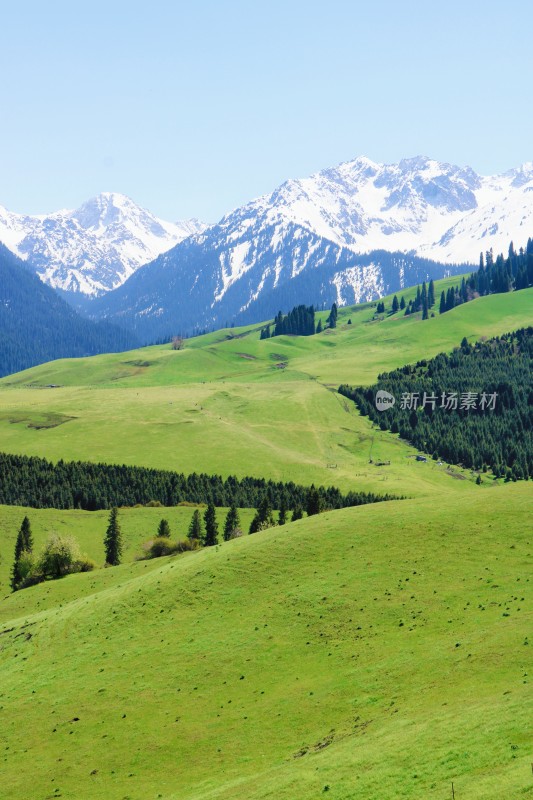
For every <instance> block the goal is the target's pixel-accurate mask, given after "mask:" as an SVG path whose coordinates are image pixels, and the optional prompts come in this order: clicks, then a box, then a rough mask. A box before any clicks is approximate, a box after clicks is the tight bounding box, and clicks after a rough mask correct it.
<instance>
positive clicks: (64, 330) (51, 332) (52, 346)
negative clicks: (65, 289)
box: [0, 244, 138, 377]
mask: <svg viewBox="0 0 533 800" xmlns="http://www.w3.org/2000/svg"><path fill="white" fill-rule="evenodd" d="M137 345H138V342H137V340H136V338H135V337H134V335H133V334H131V333H127V332H125V331H123V330H121V329H120V328H117V327H115V326H114V325H110V324H108V323H107V322H92V321H91V320H88V319H84V318H83V317H81V316H80V315H79V314H78V313H76V311H74V309H72V308H71V307H70V306H69V305H68V304H67V303H66V302H65V301H64V300H62V299H61V298H60V297H59V295H58V294H57V293H56V292H55V291H54V290H53V289H51V288H50V287H49V286H46V285H45V284H44V283H42V281H41V280H40V279H39V278H38V277H37V276H36V275H34V274H32V273H31V272H30V271H29V270H28V269H27V267H26V265H25V264H24V262H23V261H21V260H20V259H18V258H17V257H16V256H15V255H13V253H11V252H10V251H9V250H8V249H7V248H6V247H4V246H3V245H2V244H0V377H2V376H3V375H10V374H11V373H13V372H19V371H20V370H23V369H27V368H28V367H32V366H35V365H36V364H42V363H43V362H45V361H51V360H54V359H56V358H72V357H76V356H86V355H96V354H98V353H107V352H117V351H121V350H128V349H132V348H134V347H136V346H137Z"/></svg>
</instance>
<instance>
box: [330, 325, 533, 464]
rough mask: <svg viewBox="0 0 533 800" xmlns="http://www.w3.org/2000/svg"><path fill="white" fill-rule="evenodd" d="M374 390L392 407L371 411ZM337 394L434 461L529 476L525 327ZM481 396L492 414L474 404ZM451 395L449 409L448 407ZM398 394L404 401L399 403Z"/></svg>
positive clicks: (531, 412)
mask: <svg viewBox="0 0 533 800" xmlns="http://www.w3.org/2000/svg"><path fill="white" fill-rule="evenodd" d="M378 389H383V390H385V391H387V392H390V393H391V394H392V395H394V397H395V398H396V403H395V405H394V406H393V407H392V408H390V409H387V410H386V411H378V410H377V409H376V406H375V403H374V400H375V395H376V391H377V390H378ZM339 392H340V393H341V394H343V395H345V396H346V397H349V398H350V399H352V400H354V401H355V403H356V404H357V406H358V407H359V409H360V411H361V413H362V414H364V415H366V416H368V417H370V418H371V419H372V420H373V421H374V422H376V423H377V424H378V425H379V426H380V427H381V429H382V430H390V431H392V432H393V433H399V434H400V436H401V437H402V438H403V439H407V440H408V441H410V442H412V443H413V444H414V445H415V446H416V447H418V448H420V449H421V450H423V451H424V452H426V453H430V454H432V455H433V456H434V458H438V457H440V458H443V459H445V460H446V461H448V462H450V463H453V464H462V465H463V466H465V467H469V468H472V469H475V470H486V469H487V468H489V467H490V468H491V469H492V471H493V473H494V474H495V476H496V477H505V478H506V479H508V480H518V479H526V480H527V479H528V478H531V477H533V328H531V327H529V328H522V329H521V330H518V331H515V332H514V333H509V334H506V335H504V336H501V337H497V338H495V339H491V340H489V341H482V342H477V343H476V344H475V345H473V346H472V345H469V344H468V342H467V340H466V339H463V341H462V343H461V347H460V348H457V349H455V350H454V352H453V353H451V355H447V354H446V353H441V354H439V355H438V356H436V357H435V358H433V359H431V360H429V361H428V360H425V359H424V360H422V361H419V362H418V363H417V364H415V365H408V366H405V367H402V368H401V369H398V370H395V371H394V372H389V373H384V374H382V375H380V376H379V378H378V383H377V384H376V385H375V386H370V387H368V388H352V387H349V386H341V387H340V388H339ZM468 393H472V395H475V403H474V404H473V405H471V404H469V403H468V402H465V407H464V408H461V399H462V398H463V397H464V396H465V395H467V394H468ZM483 393H485V396H486V397H491V396H493V395H496V397H495V402H494V410H491V408H490V407H489V405H488V404H487V402H484V401H483V400H482V399H481V396H482V394H483ZM452 394H455V395H456V396H457V399H458V402H457V404H455V403H454V402H450V400H449V397H450V395H452ZM443 395H444V400H443ZM402 397H408V398H409V402H408V403H402ZM411 398H413V399H411ZM431 398H435V400H432V399H431ZM446 398H448V400H446ZM402 405H405V406H406V407H403V408H402ZM455 405H457V407H455Z"/></svg>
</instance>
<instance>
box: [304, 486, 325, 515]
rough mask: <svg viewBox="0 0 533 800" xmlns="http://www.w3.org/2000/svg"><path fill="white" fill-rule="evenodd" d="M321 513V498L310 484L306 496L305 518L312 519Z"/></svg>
mask: <svg viewBox="0 0 533 800" xmlns="http://www.w3.org/2000/svg"><path fill="white" fill-rule="evenodd" d="M321 511H323V503H322V498H321V497H320V493H319V491H318V489H317V488H316V487H315V485H314V484H312V485H311V488H310V489H309V492H308V494H307V516H308V517H312V516H314V515H315V514H320V512H321Z"/></svg>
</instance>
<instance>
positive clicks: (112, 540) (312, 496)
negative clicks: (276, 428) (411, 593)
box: [11, 485, 325, 591]
mask: <svg viewBox="0 0 533 800" xmlns="http://www.w3.org/2000/svg"><path fill="white" fill-rule="evenodd" d="M324 508H325V506H324V496H323V494H322V493H321V492H320V491H319V489H317V488H316V487H315V486H314V485H312V486H311V487H310V489H309V491H308V494H307V514H308V516H312V515H313V514H319V513H320V512H321V511H323V510H324ZM302 517H303V509H302V508H301V507H300V506H298V507H297V508H295V509H294V511H293V512H292V517H291V521H292V522H294V521H296V520H298V519H301V518H302ZM287 522H289V518H288V508H287V506H286V503H285V498H284V497H282V500H281V505H280V508H279V510H278V516H277V520H276V518H275V516H274V510H273V507H272V504H271V500H270V497H269V494H268V493H265V494H264V495H263V497H262V499H261V502H260V503H259V505H258V508H257V510H256V514H255V516H254V518H253V520H252V523H251V525H250V530H249V533H257V532H259V531H262V530H265V529H266V528H272V527H274V526H276V525H285V524H286V523H287ZM170 535H171V531H170V525H169V522H168V520H167V519H165V518H163V519H161V520H160V522H159V524H158V526H157V535H156V537H155V538H154V539H152V540H150V541H149V542H147V543H146V545H145V553H146V556H145V557H147V558H157V557H159V556H164V555H171V554H173V553H179V552H183V551H185V550H195V549H197V548H199V547H214V546H215V545H217V544H218V537H219V526H218V520H217V515H216V508H215V505H214V504H213V503H212V502H210V503H209V504H208V505H207V508H206V509H205V511H204V513H203V515H202V514H201V513H200V509H198V508H196V509H195V510H194V512H193V514H192V517H191V521H190V524H189V529H188V531H187V541H177V542H171V541H170ZM240 536H243V530H242V528H241V521H240V516H239V509H238V508H237V506H236V505H235V504H233V505H232V506H231V507H230V508H229V510H228V513H227V515H226V519H225V521H224V526H223V532H222V538H223V540H224V541H225V542H227V541H230V540H231V539H236V538H238V537H240ZM123 548H124V545H123V536H122V529H121V526H120V522H119V518H118V509H117V508H112V509H111V512H110V514H109V520H108V525H107V529H106V532H105V536H104V549H105V563H106V566H109V567H116V566H118V565H119V564H120V563H121V561H122V554H123ZM95 567H96V564H95V563H94V562H93V561H91V560H90V559H89V558H87V556H82V555H81V554H80V550H79V547H78V545H77V543H76V542H75V541H74V539H72V538H70V537H68V536H59V535H57V534H53V535H52V536H51V537H50V538H49V539H48V541H47V543H46V545H45V547H44V550H43V552H42V553H41V555H40V557H39V558H35V556H34V553H33V535H32V531H31V525H30V520H29V519H28V517H27V516H26V517H24V519H23V521H22V525H21V526H20V530H19V532H18V535H17V539H16V543H15V557H14V563H13V569H12V573H11V589H12V590H13V591H17V590H18V589H23V588H26V587H27V586H33V585H35V584H36V583H41V582H42V581H46V580H54V579H57V578H61V577H63V576H64V575H69V574H72V573H75V572H88V571H89V570H92V569H94V568H95Z"/></svg>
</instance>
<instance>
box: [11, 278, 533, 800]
mask: <svg viewBox="0 0 533 800" xmlns="http://www.w3.org/2000/svg"><path fill="white" fill-rule="evenodd" d="M453 280H454V281H455V282H456V280H457V279H453ZM442 284H444V285H445V282H442V283H441V286H442ZM441 286H438V289H439V290H440V289H441ZM410 291H412V290H410ZM405 294H406V297H407V298H408V297H409V292H406V293H405ZM388 305H389V306H390V301H389V303H388ZM532 309H533V290H531V289H529V290H523V291H520V292H514V293H512V294H505V295H495V296H490V297H485V298H480V299H478V300H475V301H472V302H470V303H468V304H466V305H465V306H461V307H459V308H456V309H454V310H453V311H450V312H448V313H447V314H445V315H443V316H442V317H440V316H436V317H435V318H432V319H429V320H427V321H424V322H422V321H421V320H420V319H419V318H416V317H402V316H400V315H392V316H386V317H385V318H384V319H380V318H376V315H375V307H373V306H371V305H369V304H367V305H365V306H359V307H355V308H350V309H341V310H340V313H339V320H338V328H337V329H336V330H334V331H326V332H324V333H323V334H320V335H317V336H312V337H305V338H295V337H277V338H275V339H271V340H266V341H260V340H259V331H260V326H253V327H248V328H245V329H239V330H235V331H232V332H230V331H219V332H216V333H213V334H208V335H206V336H203V337H199V338H197V339H194V340H190V341H188V342H187V344H186V348H185V349H184V350H183V351H178V352H176V351H172V350H171V349H170V348H169V347H152V348H146V349H143V350H139V351H134V352H131V353H127V354H120V355H107V356H98V357H95V358H91V359H79V360H68V361H59V362H53V363H50V364H46V365H43V366H41V367H37V368H35V369H32V370H28V371H26V372H24V373H20V374H18V375H15V376H10V377H8V378H5V379H3V380H2V381H0V441H1V449H2V450H5V451H9V452H14V453H26V454H30V455H31V454H37V455H41V456H44V457H47V458H49V459H52V460H54V459H57V460H58V459H60V458H63V459H87V460H93V461H96V460H99V461H108V462H118V463H127V464H141V465H144V466H153V467H161V468H170V469H177V470H179V471H183V472H192V471H198V472H199V471H205V472H208V473H220V474H222V475H229V474H236V475H239V476H243V475H247V474H250V475H257V476H264V477H269V478H276V479H278V478H279V479H283V480H290V479H292V480H295V481H297V482H298V483H303V484H310V483H311V482H312V481H314V482H315V483H322V484H335V485H338V486H339V487H340V488H342V489H343V490H349V489H355V490H365V491H366V490H372V491H376V492H385V491H387V492H390V493H395V494H404V495H407V499H405V500H401V501H394V502H387V503H379V504H376V505H372V506H364V507H359V508H351V509H344V510H341V511H335V512H326V513H324V514H320V515H318V516H316V517H312V518H306V519H304V520H301V521H300V522H296V523H291V524H289V525H287V526H284V527H282V528H274V529H271V530H268V531H265V532H262V533H259V534H256V535H254V536H250V537H248V536H246V537H243V538H241V539H238V540H235V541H233V542H228V543H225V544H222V545H220V546H218V547H215V548H208V549H205V550H203V551H201V552H197V553H185V554H183V555H180V556H175V557H171V558H165V559H157V560H153V561H149V562H147V561H139V562H134V561H132V559H133V558H134V556H135V555H136V553H138V552H139V550H140V545H141V542H142V541H144V540H145V539H147V538H149V537H150V536H151V535H153V533H154V531H155V528H156V526H157V523H158V521H159V520H160V519H161V517H163V516H164V517H166V518H168V519H169V521H170V524H171V528H172V531H173V534H174V535H183V533H184V532H185V529H186V526H187V523H188V520H189V519H190V514H191V509H190V508H183V507H178V508H171V509H161V508H141V509H136V508H135V509H127V510H123V511H121V517H122V521H123V528H124V532H125V536H126V563H125V564H124V565H122V566H120V567H116V568H113V569H105V570H104V569H102V570H97V571H95V572H92V573H87V574H82V575H73V576H69V577H67V578H64V579H62V580H60V581H56V582H51V583H45V584H41V585H39V586H35V587H33V588H30V589H26V590H23V591H20V592H17V593H15V594H12V595H10V594H8V593H7V588H6V580H7V577H8V575H9V569H10V567H11V560H12V554H13V545H14V539H15V536H16V531H17V529H18V526H19V525H20V521H21V519H22V516H23V515H24V514H25V513H28V514H29V516H30V519H31V520H32V524H33V527H34V531H35V539H36V545H37V547H38V546H39V545H40V544H41V543H42V542H43V541H44V539H45V536H46V534H47V533H49V532H51V531H60V532H67V531H68V532H69V533H72V535H74V536H75V537H76V538H77V539H78V540H79V541H80V544H81V546H82V549H83V550H85V551H86V552H87V553H88V555H90V556H92V557H93V558H95V559H96V560H97V561H98V562H99V563H101V561H102V560H103V553H102V536H103V531H104V529H105V525H106V520H107V512H92V513H89V512H77V511H65V512H59V511H48V510H47V511H35V510H31V509H30V510H29V511H28V510H26V509H22V508H7V507H3V508H0V531H1V532H2V533H1V538H0V558H1V561H0V591H1V595H2V597H3V598H4V599H2V600H1V601H0V711H1V712H2V719H3V724H2V727H1V729H0V731H1V732H0V775H1V790H0V797H1V798H2V800H4V799H5V800H21V798H26V797H32V798H37V800H45V798H46V799H47V798H53V797H63V798H68V800H79V798H81V797H83V798H84V800H85V799H86V800H104V799H105V800H126V798H129V800H147V799H148V798H154V800H156V798H161V800H233V799H234V798H246V800H274V798H275V800H312V799H314V798H318V797H328V798H332V800H356V798H357V799H358V800H359V799H360V798H364V800H397V798H406V799H408V800H409V799H410V800H440V798H442V800H444V798H448V797H451V783H452V781H453V783H454V786H455V796H456V799H457V800H466V798H468V800H487V798H490V800H510V798H513V799H514V798H520V797H524V798H528V797H531V798H533V779H532V775H531V766H530V762H531V754H530V749H529V748H530V742H531V735H532V733H533V724H532V714H531V700H530V697H531V690H530V683H529V682H530V680H531V669H532V663H533V662H532V656H531V652H530V650H531V647H533V637H532V610H533V604H532V596H531V586H532V583H531V581H533V578H530V576H531V574H532V571H531V567H532V552H533V551H532V540H531V535H532V529H531V505H532V488H531V484H530V483H529V484H526V483H521V482H519V483H507V484H504V483H502V482H500V481H494V480H493V479H492V477H491V476H490V475H487V476H484V477H483V481H482V485H481V486H477V485H475V482H474V479H473V476H472V475H471V473H470V472H468V471H465V470H461V469H459V468H450V467H448V466H447V465H446V464H438V463H437V462H433V461H431V462H428V463H419V462H416V460H415V459H414V457H413V456H414V455H415V452H416V451H415V450H413V449H412V448H410V447H409V446H408V445H406V444H405V443H404V442H402V441H400V440H399V439H398V437H397V436H394V435H392V434H390V433H387V432H382V431H380V430H378V429H377V428H376V427H375V426H373V425H372V424H371V422H370V421H369V420H368V419H367V418H362V417H360V416H359V414H358V413H357V412H356V410H355V408H354V406H353V404H350V403H348V401H346V400H345V398H342V397H341V396H339V395H338V394H337V392H336V389H337V387H338V386H339V384H340V383H342V382H348V383H352V384H359V385H369V384H371V383H373V382H375V380H376V378H377V375H378V373H380V372H382V371H383V370H385V369H387V370H390V369H394V368H396V367H399V366H402V365H403V364H405V363H407V362H412V361H416V360H418V359H420V358H424V357H430V356H432V355H435V354H436V353H438V352H440V351H443V350H447V351H449V350H451V349H452V348H453V347H455V346H457V345H458V344H459V342H460V341H461V339H462V337H463V336H467V337H468V338H469V340H470V341H474V340H475V339H477V338H479V337H482V336H486V337H490V336H493V335H498V334H501V333H504V332H506V331H509V330H513V329H516V328H519V327H523V326H524V325H527V324H530V323H531V317H532ZM325 316H326V314H324V317H325ZM349 319H351V324H348V320H349ZM370 459H372V463H370ZM387 461H390V464H387V463H383V462H387ZM376 462H381V463H380V465H379V466H378V465H377V463H376ZM219 513H220V518H221V519H222V514H223V512H222V511H220V512H219ZM245 515H251V512H250V511H246V512H242V519H243V525H246V523H247V522H248V521H249V516H245Z"/></svg>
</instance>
